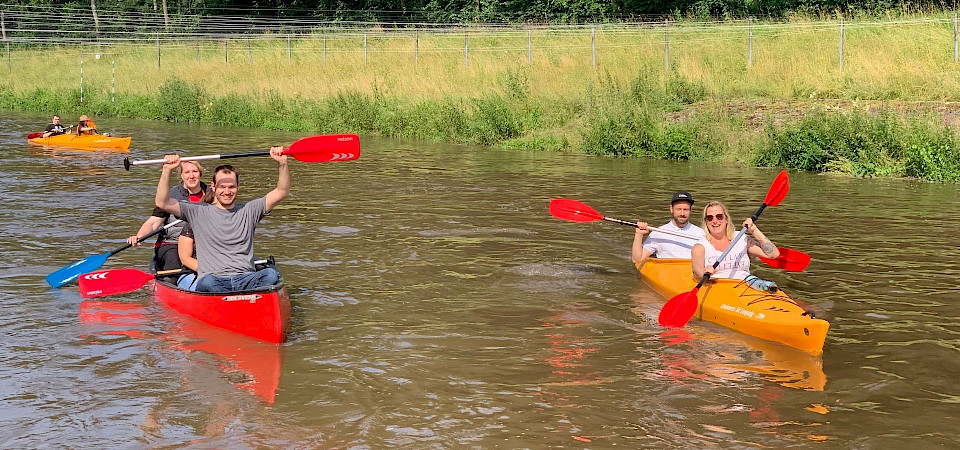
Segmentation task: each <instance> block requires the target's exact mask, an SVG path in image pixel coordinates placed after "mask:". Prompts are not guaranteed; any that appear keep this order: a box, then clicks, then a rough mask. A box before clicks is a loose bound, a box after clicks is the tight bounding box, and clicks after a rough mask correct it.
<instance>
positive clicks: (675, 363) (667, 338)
mask: <svg viewBox="0 0 960 450" xmlns="http://www.w3.org/2000/svg"><path fill="white" fill-rule="evenodd" d="M643 289H644V291H643V292H641V293H638V294H635V295H634V296H633V298H634V301H635V302H637V306H635V307H634V312H635V313H636V314H637V315H638V316H640V317H642V318H645V319H649V318H650V317H651V316H654V317H655V315H656V314H657V313H658V312H659V308H660V307H661V306H662V305H663V300H662V299H660V297H659V295H657V294H656V293H653V292H652V291H650V290H649V289H646V288H643ZM651 294H653V295H651ZM658 337H659V339H660V341H661V342H662V343H663V345H664V346H665V348H664V351H663V352H662V353H661V360H662V361H663V365H664V367H665V369H664V370H663V371H662V372H661V373H660V376H663V377H665V378H670V379H674V380H675V381H677V382H681V381H685V380H697V382H700V381H705V382H723V383H737V384H740V383H742V384H743V385H744V386H749V385H751V384H753V383H754V375H759V376H760V378H761V379H763V380H766V381H768V382H772V383H776V384H779V385H781V386H784V387H788V388H793V389H801V390H806V391H822V390H823V389H824V387H825V386H826V384H827V375H826V373H824V371H823V361H822V359H821V357H819V356H812V355H810V354H807V353H805V352H802V351H800V350H796V349H793V348H790V347H787V346H785V345H781V344H777V343H774V342H769V341H765V340H761V339H757V338H753V337H751V336H747V335H744V334H741V333H737V332H735V331H731V330H727V329H724V328H723V327H720V326H719V325H715V324H711V323H709V322H699V321H694V322H693V323H691V324H688V325H687V326H686V327H685V328H682V329H672V330H665V331H662V332H661V333H660V334H659V335H658Z"/></svg>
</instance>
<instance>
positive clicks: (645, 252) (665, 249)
mask: <svg viewBox="0 0 960 450" xmlns="http://www.w3.org/2000/svg"><path fill="white" fill-rule="evenodd" d="M692 210H693V196H692V195H690V193H689V192H687V191H677V192H674V193H673V199H672V200H671V201H670V215H672V216H673V220H671V221H670V222H667V224H666V225H664V226H662V227H660V228H662V229H664V230H667V231H675V232H677V233H682V234H685V235H687V236H690V238H689V239H687V238H681V237H677V236H674V235H671V234H665V233H658V232H656V231H654V232H653V233H652V234H651V235H650V237H649V238H648V239H647V241H646V242H643V236H644V235H646V234H647V233H649V232H650V230H648V229H647V223H646V222H640V223H638V224H637V231H636V233H635V234H634V236H633V251H632V257H633V263H634V264H636V265H637V267H638V268H639V267H640V266H642V265H643V263H645V262H647V259H648V258H650V256H651V255H656V257H657V258H682V259H690V249H691V248H693V244H696V243H697V241H699V240H700V239H704V238H706V235H705V234H704V233H703V229H702V228H700V227H698V226H694V225H693V224H692V223H690V214H691V212H692Z"/></svg>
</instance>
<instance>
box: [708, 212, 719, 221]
mask: <svg viewBox="0 0 960 450" xmlns="http://www.w3.org/2000/svg"><path fill="white" fill-rule="evenodd" d="M714 217H716V219H717V220H723V213H720V214H717V215H716V216H714V215H713V214H707V216H706V217H705V219H707V222H713V219H714Z"/></svg>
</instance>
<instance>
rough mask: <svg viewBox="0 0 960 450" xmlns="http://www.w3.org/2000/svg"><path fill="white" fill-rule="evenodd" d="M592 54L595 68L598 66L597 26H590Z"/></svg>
mask: <svg viewBox="0 0 960 450" xmlns="http://www.w3.org/2000/svg"><path fill="white" fill-rule="evenodd" d="M590 55H591V59H592V61H593V68H594V69H596V68H597V27H596V26H594V25H591V26H590Z"/></svg>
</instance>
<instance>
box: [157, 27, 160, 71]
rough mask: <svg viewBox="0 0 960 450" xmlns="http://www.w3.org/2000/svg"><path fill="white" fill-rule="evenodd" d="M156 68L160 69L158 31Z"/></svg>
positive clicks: (158, 35)
mask: <svg viewBox="0 0 960 450" xmlns="http://www.w3.org/2000/svg"><path fill="white" fill-rule="evenodd" d="M157 70H160V32H159V31H158V32H157Z"/></svg>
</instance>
